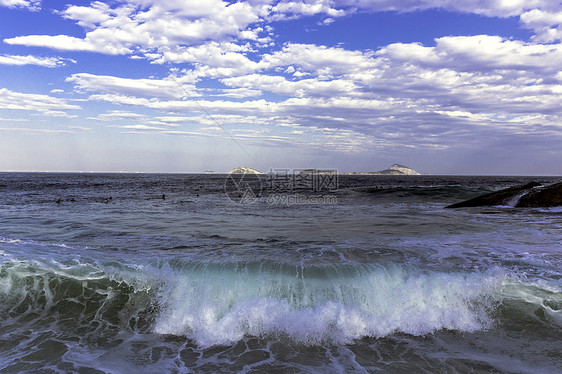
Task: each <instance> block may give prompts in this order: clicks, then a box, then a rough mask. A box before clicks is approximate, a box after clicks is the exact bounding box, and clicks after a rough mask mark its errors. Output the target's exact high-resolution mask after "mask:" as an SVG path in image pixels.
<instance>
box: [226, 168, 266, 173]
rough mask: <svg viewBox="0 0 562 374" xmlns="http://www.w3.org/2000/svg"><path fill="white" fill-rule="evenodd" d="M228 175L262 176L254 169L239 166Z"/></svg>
mask: <svg viewBox="0 0 562 374" xmlns="http://www.w3.org/2000/svg"><path fill="white" fill-rule="evenodd" d="M228 174H263V173H262V172H261V171H259V170H256V169H252V168H247V167H244V166H240V167H237V168H234V169H232V170H231V171H229V172H228Z"/></svg>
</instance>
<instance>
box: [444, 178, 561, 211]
mask: <svg viewBox="0 0 562 374" xmlns="http://www.w3.org/2000/svg"><path fill="white" fill-rule="evenodd" d="M493 205H508V206H513V207H536V208H542V207H554V206H562V182H561V183H555V184H551V185H549V186H545V187H543V186H542V185H541V184H540V183H538V182H530V183H527V184H523V185H519V186H515V187H510V188H506V189H503V190H500V191H496V192H492V193H489V194H486V195H482V196H478V197H475V198H474V199H470V200H466V201H462V202H460V203H456V204H452V205H449V206H446V207H445V208H465V207H477V206H493Z"/></svg>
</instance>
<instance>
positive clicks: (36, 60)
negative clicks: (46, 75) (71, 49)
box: [0, 55, 76, 68]
mask: <svg viewBox="0 0 562 374" xmlns="http://www.w3.org/2000/svg"><path fill="white" fill-rule="evenodd" d="M67 61H70V62H72V63H76V61H74V60H70V59H64V58H60V57H36V56H32V55H27V56H17V55H1V56H0V65H15V66H22V65H37V66H44V67H48V68H55V67H59V66H64V65H66V63H67Z"/></svg>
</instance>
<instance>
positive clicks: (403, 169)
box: [300, 164, 421, 175]
mask: <svg viewBox="0 0 562 374" xmlns="http://www.w3.org/2000/svg"><path fill="white" fill-rule="evenodd" d="M335 172H336V171H335V170H323V169H305V170H303V171H301V172H300V174H334V173H335ZM338 174H340V175H421V174H420V173H418V172H417V171H415V170H414V169H411V168H409V167H407V166H404V165H400V164H394V165H391V166H389V167H388V169H385V170H380V171H351V172H347V173H338Z"/></svg>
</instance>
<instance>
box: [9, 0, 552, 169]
mask: <svg viewBox="0 0 562 374" xmlns="http://www.w3.org/2000/svg"><path fill="white" fill-rule="evenodd" d="M561 41H562V4H561V3H560V1H559V0H556V1H552V0H543V1H536V0H528V1H519V0H513V1H509V0H491V1H485V0H434V1H428V0H403V1H390V0H282V1H275V0H250V1H240V2H234V1H221V0H195V1H190V0H112V1H107V0H101V1H93V2H90V1H76V2H64V1H62V2H61V1H54V0H0V171H98V172H123V171H125V172H202V171H206V170H214V171H217V172H226V171H228V170H230V169H232V168H234V167H237V166H247V167H253V168H255V169H258V170H262V171H268V170H270V169H275V168H297V169H298V168H323V169H326V168H329V169H337V170H339V171H341V172H349V171H377V170H382V169H385V168H387V167H388V166H390V165H391V164H394V163H399V164H403V165H406V166H408V167H411V168H413V169H415V170H417V171H418V172H420V173H427V174H441V175H448V174H461V175H472V174H476V175H490V174H492V175H562V45H561Z"/></svg>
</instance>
